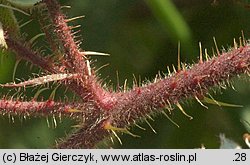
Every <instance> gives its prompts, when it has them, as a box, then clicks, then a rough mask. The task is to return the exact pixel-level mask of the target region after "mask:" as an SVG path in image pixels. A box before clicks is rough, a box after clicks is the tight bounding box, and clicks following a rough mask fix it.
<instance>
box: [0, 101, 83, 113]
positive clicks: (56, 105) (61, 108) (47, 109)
mask: <svg viewBox="0 0 250 165" xmlns="http://www.w3.org/2000/svg"><path fill="white" fill-rule="evenodd" d="M76 108H79V109H83V105H80V104H78V103H70V104H67V103H62V102H54V101H52V100H48V101H44V102H37V101H35V100H33V101H19V100H5V99H2V100H0V112H1V114H16V115H17V114H18V115H32V116H46V115H56V114H62V115H71V114H72V113H75V114H77V113H81V112H80V110H77V109H76ZM81 116H82V115H81Z"/></svg>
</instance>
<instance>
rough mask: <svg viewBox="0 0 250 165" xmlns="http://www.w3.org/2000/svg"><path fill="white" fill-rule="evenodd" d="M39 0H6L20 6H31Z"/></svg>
mask: <svg viewBox="0 0 250 165" xmlns="http://www.w3.org/2000/svg"><path fill="white" fill-rule="evenodd" d="M40 1H41V0H8V2H10V3H12V4H15V5H17V6H22V7H31V6H33V5H34V4H36V3H38V2H40Z"/></svg>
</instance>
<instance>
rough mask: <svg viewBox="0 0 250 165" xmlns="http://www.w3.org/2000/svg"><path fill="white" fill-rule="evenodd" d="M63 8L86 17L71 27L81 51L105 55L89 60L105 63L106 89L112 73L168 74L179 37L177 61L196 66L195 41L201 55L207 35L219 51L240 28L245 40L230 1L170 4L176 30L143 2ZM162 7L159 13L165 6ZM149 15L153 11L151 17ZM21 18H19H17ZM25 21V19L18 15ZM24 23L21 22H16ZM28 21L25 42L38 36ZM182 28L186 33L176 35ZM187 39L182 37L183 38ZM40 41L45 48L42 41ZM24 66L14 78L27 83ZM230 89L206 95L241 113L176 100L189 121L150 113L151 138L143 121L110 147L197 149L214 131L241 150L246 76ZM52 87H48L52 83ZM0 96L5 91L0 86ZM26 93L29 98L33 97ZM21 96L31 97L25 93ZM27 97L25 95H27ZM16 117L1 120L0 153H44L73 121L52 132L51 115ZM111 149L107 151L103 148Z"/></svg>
mask: <svg viewBox="0 0 250 165" xmlns="http://www.w3.org/2000/svg"><path fill="white" fill-rule="evenodd" d="M61 2H62V4H64V5H71V9H64V11H65V12H66V13H67V14H68V15H69V16H70V17H73V16H78V15H85V18H83V19H80V20H77V21H75V22H74V23H73V24H81V25H82V27H81V35H82V41H83V44H82V48H83V49H84V50H91V51H100V52H106V53H109V54H111V56H110V57H93V58H92V59H93V62H94V64H93V65H95V66H96V67H97V68H98V67H101V66H103V65H105V64H107V63H108V64H109V66H107V67H104V68H103V69H101V70H100V71H99V73H100V78H102V79H105V83H106V84H107V86H110V87H113V88H116V85H117V76H116V75H117V72H118V73H119V82H120V84H122V83H123V82H124V81H125V79H127V81H128V84H129V86H130V87H131V85H132V81H133V74H134V76H135V77H136V78H137V79H139V77H141V79H142V80H152V79H153V78H154V77H155V75H156V74H157V73H158V71H161V72H164V73H167V66H171V65H172V64H174V65H175V66H177V43H178V41H179V40H181V58H182V61H183V62H185V63H194V62H197V60H198V56H199V47H198V42H202V47H203V51H204V48H207V49H208V54H210V55H212V54H213V53H212V47H214V43H213V37H216V41H217V44H218V47H219V49H220V50H223V49H224V50H228V49H230V47H232V45H233V39H234V38H236V40H237V41H239V37H240V36H241V31H242V30H243V31H244V34H245V38H248V37H249V35H250V28H249V27H250V21H249V20H250V19H249V18H250V8H249V7H248V5H250V2H249V3H248V1H233V0H231V1H230V0H227V1H226V0H224V1H223V0H217V1H212V0H189V1H185V0H173V1H172V2H173V3H174V4H175V6H176V8H177V13H178V14H180V16H181V19H183V20H184V21H185V22H186V25H185V24H184V25H185V27H184V26H177V27H175V26H174V25H173V24H174V23H172V22H171V21H173V22H178V21H179V20H178V19H179V18H177V17H175V16H174V13H173V15H171V14H172V13H168V16H169V19H170V20H171V21H164V17H161V16H160V15H159V13H158V12H157V11H160V9H155V8H154V10H152V8H153V5H152V3H150V2H149V0H148V1H143V0H126V1H122V0H105V1H103V0H84V1H83V0H71V1H69V0H68V1H66V0H64V1H61ZM168 7H169V6H162V8H161V9H164V10H170V9H168ZM152 11H154V12H152ZM21 17H22V16H20V15H18V18H21ZM24 19H28V18H24ZM22 21H23V22H24V20H22ZM36 26H37V23H36V22H35V21H33V22H32V23H31V24H29V25H27V26H26V27H25V28H23V29H22V31H23V32H26V33H27V35H26V37H27V38H32V37H33V36H34V35H36V34H38V33H39V32H40V31H39V28H38V27H36ZM183 29H184V30H185V29H189V31H187V32H186V33H183V34H180V33H178V31H182V30H183ZM185 36H186V37H185ZM39 44H40V45H41V44H44V45H45V42H43V37H41V38H40V40H39V43H38V46H39ZM13 60H14V57H13V56H7V57H6V56H4V57H2V62H1V65H0V81H1V82H2V83H5V82H10V81H12V72H13V65H14V63H15V62H13ZM29 67H30V64H28V65H26V63H25V62H21V63H20V64H19V65H18V68H17V71H16V77H17V78H23V79H28V78H29V77H32V73H34V72H36V71H37V70H38V69H37V68H35V67H33V70H30V69H29ZM232 82H233V84H234V87H235V90H236V91H235V90H233V89H232V88H230V87H227V89H226V90H223V89H222V90H218V89H217V88H215V89H214V91H216V93H214V92H213V91H211V92H210V93H211V95H212V96H213V97H214V98H215V99H217V100H219V101H222V102H227V103H232V104H239V105H243V107H242V108H233V107H220V106H218V105H209V104H206V105H207V106H208V107H209V109H205V108H204V107H202V106H201V105H200V104H198V103H197V102H196V101H194V100H188V101H185V102H183V103H182V105H183V107H184V109H185V111H186V112H187V113H188V114H190V115H192V116H193V117H194V119H193V120H191V121H190V120H189V119H188V118H187V117H185V116H184V115H183V114H181V112H179V111H178V110H175V111H174V112H173V114H172V116H171V118H172V119H173V120H174V121H175V122H176V123H178V125H179V126H180V128H177V127H176V126H175V125H173V124H172V123H171V122H170V121H169V120H168V119H167V118H166V117H164V116H163V115H160V114H159V115H156V116H155V117H154V121H150V123H151V125H152V127H153V128H154V129H155V131H156V132H157V133H156V134H155V133H153V131H152V130H151V129H150V127H149V126H148V125H147V124H145V123H142V124H141V125H142V126H143V127H144V128H146V131H143V130H140V129H139V128H137V127H133V128H132V132H133V133H135V134H137V135H140V136H141V138H134V137H131V136H129V135H123V136H122V135H121V136H120V138H121V140H122V142H123V145H120V144H118V143H117V144H116V145H113V146H112V147H113V148H198V147H201V144H204V145H205V146H206V147H207V148H218V147H219V143H220V139H219V135H220V134H221V133H223V134H225V136H226V137H227V138H229V139H232V140H233V141H235V142H237V143H238V144H240V145H241V146H243V147H245V145H244V142H243V140H242V135H243V134H244V133H246V132H250V126H249V125H247V124H246V122H244V121H248V122H250V94H249V92H250V87H249V78H247V77H244V76H243V77H242V78H236V79H234V80H232ZM53 87H55V86H53ZM52 91H53V88H52V87H51V90H48V91H46V92H43V94H44V98H46V97H48V96H49V95H50V92H52ZM0 92H1V93H6V92H8V91H7V90H4V89H0ZM32 92H33V93H32ZM25 93H30V96H32V94H34V91H33V90H32V89H28V90H27V91H26V92H25ZM63 94H64V89H63V88H59V89H58V90H57V92H56V98H57V99H59V98H60V97H63V96H62V95H63ZM27 99H28V98H27ZM27 118H28V119H23V118H22V117H14V122H12V117H8V115H5V116H1V117H0V148H50V147H51V146H53V144H55V141H56V140H57V139H58V138H62V137H64V136H65V135H66V134H68V133H70V131H72V130H73V128H72V126H73V125H74V124H76V122H75V121H71V120H69V119H62V121H61V122H60V121H59V119H57V124H58V125H57V127H56V128H54V126H53V122H52V120H53V119H52V118H48V121H49V123H50V127H48V125H47V122H46V118H32V117H27ZM109 147H110V146H108V148H109Z"/></svg>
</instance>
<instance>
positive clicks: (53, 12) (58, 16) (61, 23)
mask: <svg viewBox="0 0 250 165" xmlns="http://www.w3.org/2000/svg"><path fill="white" fill-rule="evenodd" d="M43 2H44V3H45V4H46V5H47V8H48V11H49V14H50V16H51V19H52V22H53V25H54V26H55V33H56V34H57V36H58V38H59V39H60V41H61V42H62V45H63V49H64V51H65V59H66V61H67V64H66V67H67V69H68V70H69V71H70V72H73V73H84V74H85V75H89V74H88V73H89V72H88V68H87V67H88V66H87V65H86V63H85V62H84V60H83V55H82V53H81V52H80V51H79V49H78V46H77V44H76V43H75V41H74V39H73V35H72V33H71V28H70V27H69V26H68V25H67V23H66V22H67V21H66V20H65V15H64V14H62V13H61V11H60V5H59V4H58V2H57V1H55V0H43Z"/></svg>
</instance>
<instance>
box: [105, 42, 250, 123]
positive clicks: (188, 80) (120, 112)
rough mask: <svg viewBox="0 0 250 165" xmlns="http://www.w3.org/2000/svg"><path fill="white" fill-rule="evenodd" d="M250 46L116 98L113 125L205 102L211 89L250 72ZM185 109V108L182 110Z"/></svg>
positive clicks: (116, 95) (224, 54)
mask: <svg viewBox="0 0 250 165" xmlns="http://www.w3.org/2000/svg"><path fill="white" fill-rule="evenodd" d="M249 66H250V45H246V46H244V47H240V48H238V49H234V50H232V51H230V52H228V53H223V54H222V55H218V57H214V58H212V59H209V60H207V61H205V62H202V61H201V62H199V63H198V64H195V65H194V66H193V67H192V68H190V69H183V70H180V71H178V72H177V73H175V74H174V75H173V76H171V77H167V78H165V79H162V80H158V82H155V83H151V84H149V85H147V86H144V87H138V88H135V89H133V90H131V91H128V92H126V93H117V94H115V96H114V97H115V98H117V99H116V105H115V106H114V108H113V109H112V112H110V113H111V114H112V115H111V116H112V117H111V118H110V122H111V123H112V125H114V126H116V127H126V126H127V125H129V124H131V123H134V122H135V121H136V120H138V119H141V118H146V117H147V116H148V115H150V114H152V113H155V112H161V111H162V108H167V109H169V110H172V107H173V105H177V106H180V104H179V103H178V102H180V101H181V100H183V99H187V98H196V99H201V100H202V99H203V96H205V95H206V94H207V92H208V90H209V88H211V87H214V86H216V85H220V83H225V82H227V81H228V80H229V79H230V78H232V77H234V76H237V75H239V74H242V73H247V74H249V72H250V68H249ZM180 109H182V108H180Z"/></svg>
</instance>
